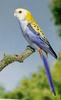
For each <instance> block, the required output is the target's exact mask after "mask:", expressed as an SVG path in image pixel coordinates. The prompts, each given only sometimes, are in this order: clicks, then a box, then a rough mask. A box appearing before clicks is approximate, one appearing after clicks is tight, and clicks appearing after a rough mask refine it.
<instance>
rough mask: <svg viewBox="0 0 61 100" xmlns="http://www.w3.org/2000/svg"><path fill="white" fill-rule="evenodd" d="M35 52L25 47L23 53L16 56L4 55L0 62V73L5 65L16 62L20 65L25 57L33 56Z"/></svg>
mask: <svg viewBox="0 0 61 100" xmlns="http://www.w3.org/2000/svg"><path fill="white" fill-rule="evenodd" d="M34 52H35V51H34V49H32V48H31V47H27V48H26V49H25V50H24V52H23V53H21V54H18V55H16V54H15V55H5V54H4V58H3V59H2V60H1V61H0V71H2V70H3V69H4V68H5V67H6V66H7V65H9V64H11V63H13V62H15V61H18V62H20V63H22V62H23V61H24V60H25V59H26V58H27V57H29V56H30V55H31V54H33V53H34Z"/></svg>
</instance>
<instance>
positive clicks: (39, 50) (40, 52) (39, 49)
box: [37, 48, 42, 56]
mask: <svg viewBox="0 0 61 100" xmlns="http://www.w3.org/2000/svg"><path fill="white" fill-rule="evenodd" d="M37 51H38V52H39V54H40V56H41V55H42V49H41V48H38V49H37Z"/></svg>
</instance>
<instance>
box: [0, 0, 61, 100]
mask: <svg viewBox="0 0 61 100" xmlns="http://www.w3.org/2000/svg"><path fill="white" fill-rule="evenodd" d="M19 7H20V8H25V9H28V10H29V11H31V12H32V14H33V16H34V17H35V19H36V20H37V22H38V24H39V25H40V26H41V28H42V30H43V31H44V33H45V34H46V36H47V38H48V40H49V41H50V44H51V45H52V47H53V48H54V50H55V51H56V53H57V55H58V59H57V60H55V59H54V58H53V57H52V56H51V55H49V56H48V61H49V64H50V68H51V73H52V77H53V80H54V84H55V88H56V92H57V96H56V97H54V96H53V94H52V93H51V91H50V88H49V85H48V81H47V77H46V74H45V70H44V66H43V63H42V61H41V59H40V57H39V56H38V54H37V53H34V54H33V55H31V56H30V57H29V58H27V59H26V60H25V61H24V62H23V63H18V62H15V63H13V64H10V65H8V66H7V67H6V68H5V69H4V70H3V71H1V72H0V98H14V99H21V100H55V99H56V100H61V96H60V95H61V68H60V67H61V0H36V1H32V0H1V1H0V60H1V59H2V58H3V55H4V53H6V54H19V53H21V52H23V51H24V49H25V48H26V46H27V45H28V44H27V42H26V41H25V39H24V38H23V37H22V35H21V30H20V27H19V24H18V22H17V20H16V18H15V17H14V15H13V14H14V10H15V9H16V8H19Z"/></svg>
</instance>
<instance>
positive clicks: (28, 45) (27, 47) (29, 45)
mask: <svg viewBox="0 0 61 100" xmlns="http://www.w3.org/2000/svg"><path fill="white" fill-rule="evenodd" d="M27 48H30V49H32V50H33V52H35V49H34V48H33V47H31V46H30V45H28V46H27Z"/></svg>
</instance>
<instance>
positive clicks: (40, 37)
mask: <svg viewBox="0 0 61 100" xmlns="http://www.w3.org/2000/svg"><path fill="white" fill-rule="evenodd" d="M14 16H15V17H16V18H17V20H18V23H19V26H20V29H21V33H22V35H23V36H24V38H25V39H26V41H27V42H28V44H29V46H30V47H32V48H33V49H35V50H36V51H38V52H39V54H40V56H41V58H42V59H43V62H44V66H45V70H46V74H47V77H48V82H49V85H50V88H51V90H52V92H53V94H54V95H56V92H55V88H54V84H53V80H52V76H51V72H50V69H49V64H48V61H47V57H48V53H49V54H51V55H52V56H53V57H54V58H56V59H57V54H56V53H55V51H54V50H53V48H52V46H51V45H50V43H49V41H48V39H47V37H46V36H45V34H44V32H43V31H42V29H41V27H40V26H39V25H38V23H37V22H36V20H35V18H34V17H33V15H32V13H31V12H30V11H29V10H27V9H23V8H17V9H15V11H14ZM44 52H45V54H46V55H44Z"/></svg>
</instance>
